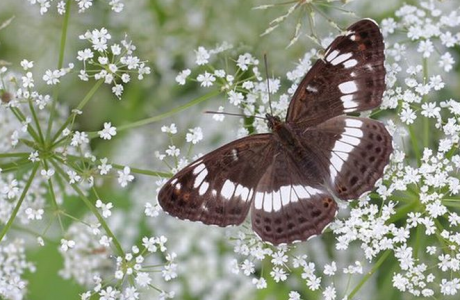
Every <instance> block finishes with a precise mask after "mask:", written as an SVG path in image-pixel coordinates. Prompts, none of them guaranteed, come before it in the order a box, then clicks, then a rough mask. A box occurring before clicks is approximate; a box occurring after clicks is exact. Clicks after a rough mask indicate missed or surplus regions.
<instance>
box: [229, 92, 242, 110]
mask: <svg viewBox="0 0 460 300" xmlns="http://www.w3.org/2000/svg"><path fill="white" fill-rule="evenodd" d="M243 100H244V96H243V94H242V93H239V92H235V91H230V92H228V101H230V103H231V104H233V105H235V106H238V105H240V104H241V102H242V101H243Z"/></svg>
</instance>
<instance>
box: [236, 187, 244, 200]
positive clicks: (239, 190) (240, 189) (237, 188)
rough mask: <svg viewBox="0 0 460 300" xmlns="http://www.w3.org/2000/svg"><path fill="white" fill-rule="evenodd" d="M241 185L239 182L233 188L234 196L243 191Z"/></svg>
mask: <svg viewBox="0 0 460 300" xmlns="http://www.w3.org/2000/svg"><path fill="white" fill-rule="evenodd" d="M243 188H244V187H243V186H242V185H241V184H238V185H237V186H236V189H235V197H239V196H240V195H241V193H242V192H243Z"/></svg>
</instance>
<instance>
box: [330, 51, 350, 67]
mask: <svg viewBox="0 0 460 300" xmlns="http://www.w3.org/2000/svg"><path fill="white" fill-rule="evenodd" d="M352 56H353V54H352V53H345V54H340V55H339V56H337V57H336V58H334V60H332V61H331V64H332V65H333V66H337V65H338V64H341V63H343V62H344V61H346V60H347V59H349V58H350V57H352Z"/></svg>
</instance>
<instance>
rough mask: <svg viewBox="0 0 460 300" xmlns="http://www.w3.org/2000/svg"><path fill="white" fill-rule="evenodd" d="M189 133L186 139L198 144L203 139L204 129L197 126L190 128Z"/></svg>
mask: <svg viewBox="0 0 460 300" xmlns="http://www.w3.org/2000/svg"><path fill="white" fill-rule="evenodd" d="M188 131H189V133H187V134H186V136H185V140H186V141H187V142H188V143H192V144H196V143H198V142H199V141H201V140H202V139H203V131H202V130H201V127H195V128H191V129H189V130H188Z"/></svg>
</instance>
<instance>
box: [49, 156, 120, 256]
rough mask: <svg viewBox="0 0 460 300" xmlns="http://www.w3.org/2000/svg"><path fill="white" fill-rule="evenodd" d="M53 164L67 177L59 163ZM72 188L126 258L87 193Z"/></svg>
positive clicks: (74, 186) (75, 186) (77, 188)
mask: <svg viewBox="0 0 460 300" xmlns="http://www.w3.org/2000/svg"><path fill="white" fill-rule="evenodd" d="M51 163H52V164H53V166H54V168H55V169H56V171H57V172H58V173H59V174H60V175H61V177H65V175H66V173H65V172H64V170H63V169H62V168H61V167H60V166H59V164H58V163H57V162H54V161H51ZM70 186H71V187H72V188H73V189H74V191H75V192H77V194H78V196H79V197H80V198H81V199H82V200H83V202H84V203H85V205H86V206H87V207H88V208H89V210H90V211H91V212H92V213H93V214H94V216H95V217H96V218H97V219H98V221H99V223H100V224H101V226H102V227H103V228H104V230H105V232H106V233H107V235H108V236H109V237H111V238H112V242H113V244H114V245H115V248H117V250H118V252H119V253H118V254H119V255H120V256H124V251H123V248H122V247H121V244H120V243H119V242H118V240H117V238H116V237H115V235H114V234H113V232H112V231H111V230H110V228H109V226H108V225H107V223H106V222H105V220H104V218H103V217H102V216H101V214H100V213H99V211H98V210H97V208H96V207H95V206H94V205H93V203H92V202H91V201H90V200H89V199H88V198H87V197H86V195H85V193H84V192H83V191H82V190H81V189H80V187H79V186H78V184H76V183H74V184H70Z"/></svg>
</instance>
